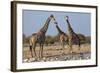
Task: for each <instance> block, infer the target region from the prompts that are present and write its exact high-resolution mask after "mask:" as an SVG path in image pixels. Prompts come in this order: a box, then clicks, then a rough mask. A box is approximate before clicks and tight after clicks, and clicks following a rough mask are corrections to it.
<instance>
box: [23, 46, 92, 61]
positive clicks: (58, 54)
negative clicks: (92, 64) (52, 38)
mask: <svg viewBox="0 0 100 73" xmlns="http://www.w3.org/2000/svg"><path fill="white" fill-rule="evenodd" d="M63 51H64V54H63ZM36 53H37V56H38V53H39V47H36ZM33 55H34V52H33ZM90 58H91V45H90V44H83V45H81V48H80V51H79V50H78V46H77V45H73V53H72V54H71V53H70V49H69V47H68V45H66V46H65V48H64V50H62V49H61V45H57V46H53V45H51V46H44V49H43V59H42V60H38V61H66V60H79V59H90ZM23 62H36V60H35V58H34V57H33V58H31V54H30V51H29V47H24V48H23Z"/></svg>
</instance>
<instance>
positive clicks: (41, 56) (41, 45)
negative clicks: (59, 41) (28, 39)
mask: <svg viewBox="0 0 100 73" xmlns="http://www.w3.org/2000/svg"><path fill="white" fill-rule="evenodd" d="M41 58H43V44H42V45H41Z"/></svg>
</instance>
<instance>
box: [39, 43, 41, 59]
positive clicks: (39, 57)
mask: <svg viewBox="0 0 100 73" xmlns="http://www.w3.org/2000/svg"><path fill="white" fill-rule="evenodd" d="M40 58H41V44H40V49H39V59H40Z"/></svg>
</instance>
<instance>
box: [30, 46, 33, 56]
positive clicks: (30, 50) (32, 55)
mask: <svg viewBox="0 0 100 73" xmlns="http://www.w3.org/2000/svg"><path fill="white" fill-rule="evenodd" d="M30 52H31V57H33V53H32V45H30Z"/></svg>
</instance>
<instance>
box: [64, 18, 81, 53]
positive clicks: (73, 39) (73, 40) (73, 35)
mask: <svg viewBox="0 0 100 73" xmlns="http://www.w3.org/2000/svg"><path fill="white" fill-rule="evenodd" d="M65 19H66V21H67V24H68V43H69V47H70V51H71V53H72V44H73V43H76V44H78V46H79V49H78V50H80V38H79V36H78V35H77V34H76V33H75V32H74V30H73V29H72V27H71V24H70V22H69V17H68V16H66V17H65Z"/></svg>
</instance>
